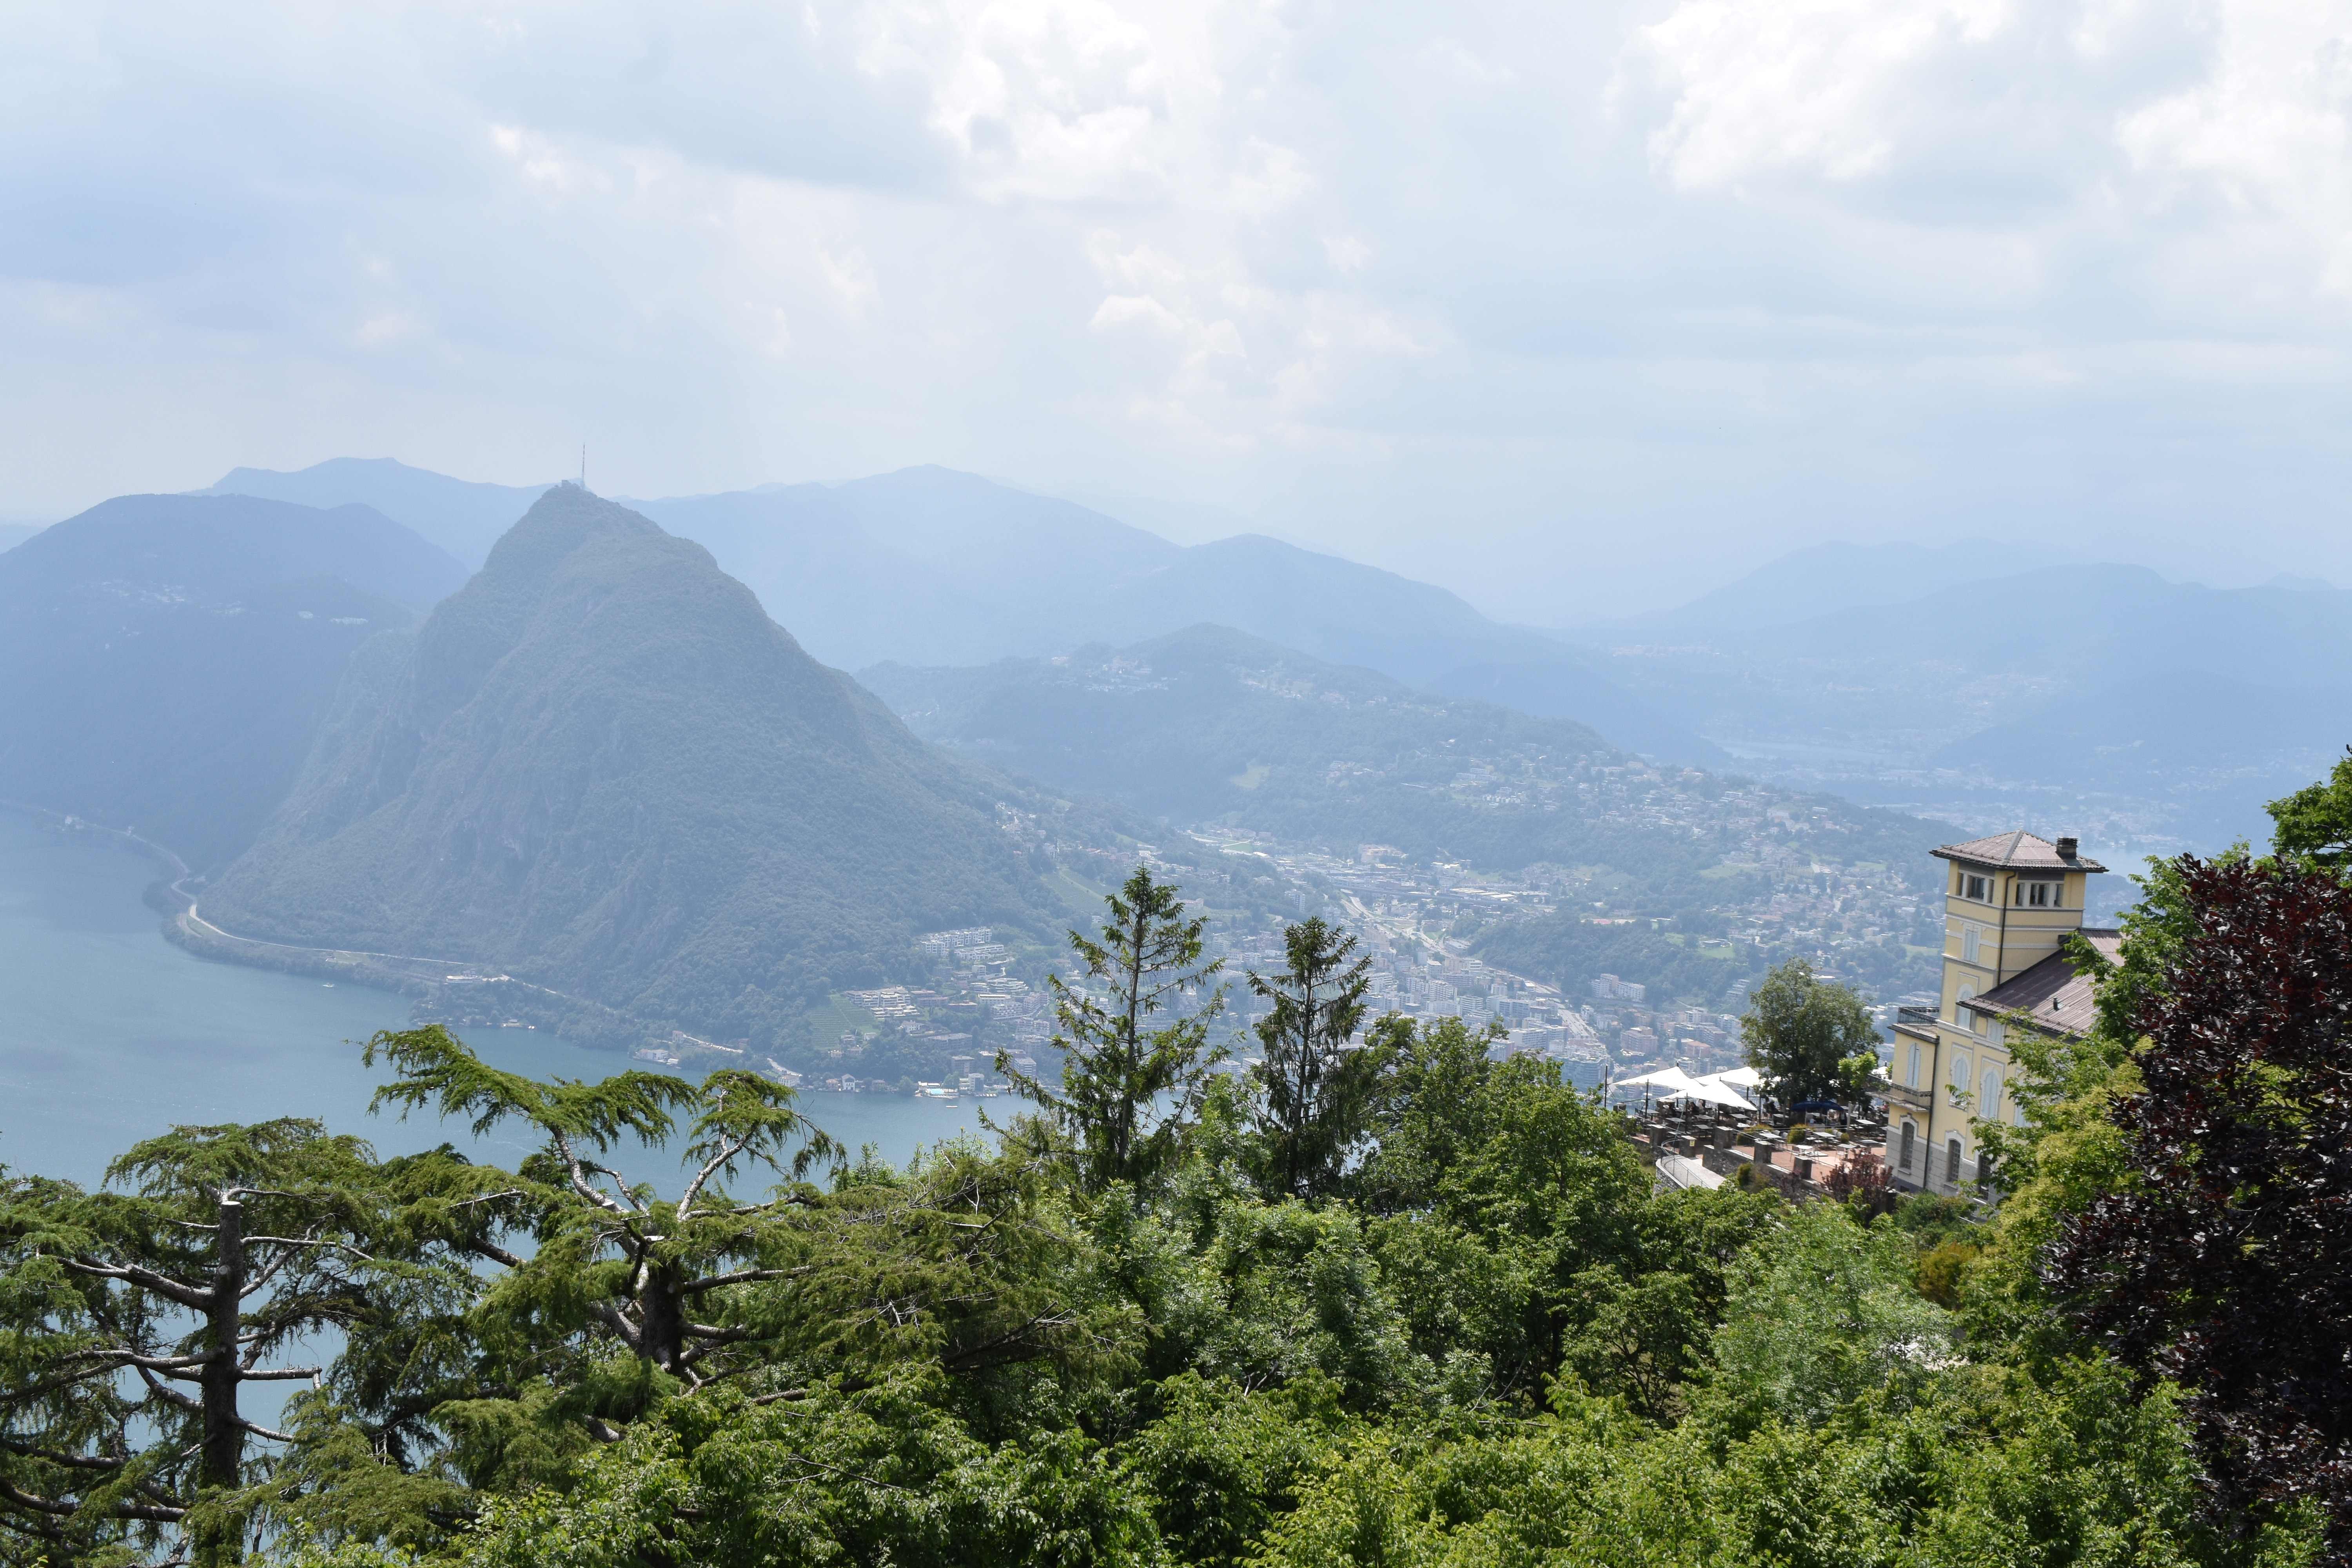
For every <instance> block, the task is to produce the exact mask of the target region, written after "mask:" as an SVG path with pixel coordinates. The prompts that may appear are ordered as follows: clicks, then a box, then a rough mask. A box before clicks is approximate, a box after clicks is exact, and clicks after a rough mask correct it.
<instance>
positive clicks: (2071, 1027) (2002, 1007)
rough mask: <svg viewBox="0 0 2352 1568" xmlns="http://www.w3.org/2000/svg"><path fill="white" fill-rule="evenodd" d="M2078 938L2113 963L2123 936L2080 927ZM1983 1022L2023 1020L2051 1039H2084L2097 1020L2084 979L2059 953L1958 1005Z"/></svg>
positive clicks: (2093, 1001)
mask: <svg viewBox="0 0 2352 1568" xmlns="http://www.w3.org/2000/svg"><path fill="white" fill-rule="evenodd" d="M2083 936H2084V940H2085V941H2087V942H2089V943H2090V944H2091V946H2092V947H2093V948H2095V949H2096V950H2097V952H2098V954H2099V956H2100V957H2102V958H2104V959H2105V960H2106V961H2107V962H2108V963H2114V962H2115V961H2116V958H2117V956H2118V955H2120V954H2121V953H2122V952H2123V949H2124V933H2123V932H2121V931H2095V930H2093V929H2091V928H2090V927H2087V926H2086V927H2084V930H2083ZM1960 1005H1961V1006H1963V1007H1967V1008H1969V1009H1970V1010H1972V1011H1974V1012H1978V1013H1982V1014H1983V1015H1985V1016H1987V1017H1989V1018H2000V1017H2003V1016H2008V1017H2010V1018H2011V1020H2012V1021H2013V1020H2014V1019H2016V1018H2020V1017H2022V1018H2027V1019H2031V1020H2032V1025H2033V1026H2034V1027H2035V1028H2037V1029H2041V1030H2042V1031H2044V1032H2045V1033H2048V1034H2053V1035H2085V1034H2088V1033H2089V1032H2090V1029H2091V1026H2092V1024H2094V1023H2095V1022H2096V1021H2097V1017H2098V1010H2097V1008H2096V1006H2095V998H2094V996H2093V994H2092V990H2091V980H2090V976H2089V975H2087V974H2081V973H2076V972H2075V969H2074V963H2073V962H2072V961H2070V960H2069V959H2068V958H2067V956H2066V955H2065V954H2064V953H2063V952H2053V953H2052V954H2051V955H2050V956H2049V957H2047V958H2045V959H2043V960H2042V962H2041V963H2037V964H2035V965H2034V966H2033V967H2032V968H2031V969H2029V970H2027V971H2025V972H2024V973H2021V974H2016V975H2012V976H2011V977H2010V978H2009V979H2007V980H2004V981H2002V982H2001V983H2000V984H1998V985H1996V986H1994V987H1993V988H1992V989H1991V990H1990V991H1988V992H1986V993H1985V994H1983V995H1981V996H1977V997H1974V998H1972V999H1970V1000H1969V1001H1966V1002H1963V1003H1961V1004H1960Z"/></svg>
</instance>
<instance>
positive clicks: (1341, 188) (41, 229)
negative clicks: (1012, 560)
mask: <svg viewBox="0 0 2352 1568" xmlns="http://www.w3.org/2000/svg"><path fill="white" fill-rule="evenodd" d="M11 26H12V36H11V45H12V47H11V48H10V50H8V51H6V52H5V55H0V87H5V89H8V90H6V91H0V353H6V354H7V355H8V356H9V358H10V362H11V364H12V366H13V367H14V368H15V369H16V373H17V374H16V375H14V376H12V378H11V386H12V387H13V388H14V389H15V390H13V391H10V390H7V389H0V417H5V418H7V419H8V420H10V422H11V427H12V429H14V430H16V431H17V432H18V433H19V437H20V438H19V439H18V440H16V441H14V442H12V443H10V444H9V446H8V448H7V452H8V456H7V457H5V458H0V512H6V513H17V512H25V511H29V510H40V509H44V508H47V509H49V510H63V509H65V508H66V507H67V506H68V504H79V503H82V502H86V501H87V500H94V499H96V498H97V497H98V496H99V495H102V494H105V493H109V492H110V491H115V490H122V489H168V488H177V487H180V486H183V485H193V484H199V483H203V482H205V481H206V480H208V479H212V478H213V477H215V474H216V473H217V471H218V470H220V469H222V468H226V467H227V466H229V465H230V464H232V463H236V462H263V463H274V464H289V463H299V462H309V461H313V460H316V459H317V458H323V457H328V456H331V455H334V454H335V453H337V452H341V451H369V452H378V451H385V450H396V451H398V452H400V453H402V454H403V455H404V456H405V457H407V458H410V459H411V460H415V461H419V462H425V463H428V464H434V465H437V466H441V467H444V468H452V469H457V470H462V471H467V472H473V473H478V474H481V475H483V476H484V477H496V478H504V479H514V480H523V479H533V478H538V477H541V476H542V475H543V474H544V473H547V472H553V471H558V469H559V468H560V467H561V463H560V462H559V461H558V458H561V457H562V455H563V454H564V453H565V452H567V451H568V450H569V448H570V447H572V446H573V445H574V444H575V443H576V440H577V438H578V437H579V436H580V434H581V433H583V432H585V433H586V434H587V435H589V436H590V437H592V438H593V441H594V442H595V444H596V445H597V447H598V449H599V452H600V453H602V454H606V455H605V456H603V457H600V465H602V466H603V469H604V472H606V473H607V474H608V475H609V476H610V477H611V482H612V483H613V484H614V488H616V489H626V490H630V491H634V492H635V493H646V494H651V493H662V492H666V491H677V490H686V489H715V488H719V487H722V486H726V485H731V484H740V483H749V482H756V481H758V480H762V479H793V478H802V477H808V476H811V475H819V474H822V475H828V476H833V477H839V476H841V475H843V474H845V473H849V472H855V471H857V470H859V469H861V468H864V469H873V468H887V467H890V466H894V465H897V464H901V463H908V462H918V461H943V462H950V463H955V464H959V465H961V466H965V467H969V468H978V469H982V470H985V471H989V472H995V473H1015V474H1019V475H1021V476H1023V477H1024V479H1028V480H1029V481H1030V482H1033V483H1035V484H1039V485H1042V486H1045V487H1047V488H1051V487H1053V486H1054V485H1056V484H1063V483H1067V484H1071V485H1081V486H1095V487H1110V488H1116V489H1123V490H1127V491H1129V492H1138V491H1148V490H1154V489H1158V490H1163V491H1165V492H1168V493H1170V494H1171V496H1173V497H1174V498H1175V499H1177V500H1185V501H1192V502H1201V503H1213V504H1216V505H1219V506H1223V507H1227V508H1232V509H1235V510H1244V511H1246V510H1251V509H1254V508H1255V509H1257V510H1260V511H1261V512H1262V514H1263V515H1264V516H1265V519H1266V521H1268V522H1269V524H1271V525H1278V526H1280V527H1281V528H1283V529H1284V530H1285V531H1287V532H1288V533H1290V534H1291V535H1293V536H1294V537H1298V538H1301V539H1304V540H1309V541H1313V542H1321V543H1325V544H1328V545H1329V546H1331V547H1334V548H1339V549H1343V550H1347V551H1349V552H1354V553H1358V554H1360V555H1365V556H1368V557H1370V558H1374V559H1379V560H1382V561H1385V562H1388V563H1391V564H1396V565H1400V566H1403V567H1407V568H1411V569H1415V570H1422V571H1425V572H1428V573H1431V574H1436V575H1439V576H1441V577H1444V578H1445V579H1446V580H1448V581H1450V582H1452V583H1454V584H1455V585H1457V586H1463V587H1465V588H1467V589H1470V590H1472V591H1473V592H1474V595H1476V596H1480V597H1481V598H1482V600H1483V601H1484V602H1487V603H1491V604H1495V605H1496V606H1497V607H1500V608H1504V609H1506V610H1513V611H1515V612H1516V613H1525V614H1531V615H1532V614H1537V613H1538V606H1549V605H1555V604H1557V603H1559V601H1560V595H1562V594H1565V593H1571V592H1582V591H1590V592H1594V593H1601V592H1605V590H1604V589H1600V588H1591V589H1589V590H1588V589H1587V588H1586V587H1584V586H1583V585H1585V584H1590V583H1591V582H1595V581H1598V579H1597V578H1595V576H1594V574H1596V573H1601V572H1603V571H1605V570H1607V569H1608V568H1609V566H1610V563H1612V561H1622V560H1627V559H1631V558H1633V556H1636V555H1641V554H1644V553H1646V554H1647V555H1650V556H1655V557H1658V558H1660V559H1665V558H1669V557H1672V556H1673V555H1675V552H1682V554H1683V555H1684V556H1685V557H1687V558H1696V559H1701V560H1708V561H1716V562H1725V563H1727V562H1731V561H1734V560H1736V559H1752V558H1753V557H1754V556H1756V555H1758V554H1761V553H1768V552H1770V551H1771V550H1773V549H1775V548H1777V547H1779V546H1780V545H1782V544H1786V543H1789V542H1796V541H1797V540H1799V539H1801V538H1804V537H1809V536H1813V535H1818V534H1821V533H1822V532H1858V533H1868V532H1871V531H1885V530H1889V529H1894V528H1899V527H1908V528H1927V529H1943V530H1947V531H1956V532H1967V531H1976V532H1985V531H1998V530H1999V529H2001V528H2008V527H2012V526H2017V527H2022V526H2032V525H2033V520H2037V519H2038V520H2042V521H2047V522H2049V524H2050V525H2051V526H2060V525H2064V526H2073V525H2074V521H2076V520H2088V521H2091V522H2095V521H2098V519H2099V517H2100V515H2101V514H2102V510H2103V509H2105V510H2106V511H2109V512H2112V514H2113V516H2114V517H2115V518H2127V519H2128V521H2129V524H2130V526H2132V527H2137V528H2147V529H2155V530H2161V529H2166V528H2171V529H2176V530H2180V531H2192V530H2196V529H2201V528H2203V527H2205V526H2207V523H2208V520H2209V519H2210V518H2211V517H2214V516H2219V515H2227V516H2230V517H2231V518H2232V519H2234V520H2238V521H2235V522H2234V523H2233V526H2234V527H2238V528H2241V529H2242V530H2245V531H2251V532H2252V533H2261V532H2262V531H2263V530H2269V531H2271V532H2272V534H2273V535H2275V537H2277V538H2279V539H2288V538H2293V539H2298V540H2304V541H2306V542H2311V545H2312V548H2314V549H2320V548H2326V549H2335V548H2338V545H2337V544H2336V543H2335V542H2334V541H2336V540H2338V539H2340V536H2341V531H2340V528H2338V527H2337V526H2336V521H2335V518H2336V506H2337V502H2336V497H2338V496H2340V495H2341V494H2343V493H2344V492H2345V490H2346V489H2347V488H2352V437H2347V436H2344V435H2340V434H2338V432H2339V431H2343V430H2346V429H2347V428H2352V423H2347V420H2346V419H2345V417H2344V416H2345V415H2347V414H2352V407H2347V405H2352V312H2347V295H2348V294H2352V124H2348V123H2347V115H2352V78H2347V70H2352V67H2347V59H2352V44H2347V31H2352V0H2301V3H2292V4H2291V3H2288V0H2269V3H2258V0H1738V3H1735V0H1603V3H1602V4H1601V5H1596V6H1573V7H1555V8H1553V9H1552V10H1550V11H1549V12H1542V13H1530V12H1528V11H1527V10H1526V9H1525V8H1523V7H1516V6H1510V5H1502V4H1499V3H1496V0H1462V3H1460V4H1455V5H1443V6H1441V5H1433V4H1427V3H1423V4H1411V5H1408V4H1400V3H1397V0H1364V4H1361V5H1349V6H1323V7H1318V6H1310V5H1290V4H1284V5H1275V4H1269V3H1267V0H1198V3H1196V4H1190V5H1174V4H1169V3H1164V0H1154V3H1145V0H802V3H801V4H799V5H774V4H772V3H769V0H760V3H752V0H712V3H710V4H709V5H698V6H693V7H657V6H653V5H646V4H644V3H643V0H626V3H624V0H583V3H581V4H577V5H574V4H563V5H558V4H555V3H553V0H490V3H489V4H488V5H483V6H467V7H435V6H426V7H406V6H393V5H352V6H337V7H320V6H317V5H311V4H309V3H308V0H256V3H255V4H252V5H246V6H239V7H230V6H226V5H218V4H215V3H214V0H196V3H195V4H193V5H182V6H164V5H161V4H157V3H153V0H132V3H131V5H128V6H125V7H122V8H108V7H89V6H71V5H61V4H57V3H55V0H33V3H31V4H28V5H25V6H21V7H18V8H17V10H16V12H14V13H12V16H11ZM231 367H233V371H234V373H233V374H230V373H229V371H230V368H231ZM192 408H193V409H196V410H199V411H200V412H199V413H198V414H195V415H190V414H189V413H188V412H187V411H188V410H190V409H192ZM124 430H137V431H140V432H142V438H141V439H140V440H138V441H136V442H131V441H125V440H122V439H121V438H119V437H118V436H117V435H116V434H114V433H117V432H121V431H124ZM1890 476H1900V479H1899V481H1898V479H1896V478H1892V477H1890ZM2250 496H2256V497H2260V498H2263V499H2261V500H2259V501H2258V502H2257V501H2250V500H2248V499H2247V498H2248V497H2250ZM2151 498H2153V499H2151ZM1433 517H1442V518H1445V519H1448V520H1453V521H1451V522H1450V524H1449V528H1450V531H1449V533H1448V535H1447V537H1446V540H1445V542H1444V545H1443V547H1442V548H1439V547H1437V546H1433V545H1432V544H1430V543H1429V542H1428V541H1429V539H1430V538H1431V530H1430V526H1429V523H1428V521H1427V520H1429V519H1430V518H1433ZM2020 519H2023V520H2026V521H2016V520H2020ZM2347 554H2352V550H2348V551H2347ZM1660 570H1661V571H1662V572H1666V571H1671V570H1673V568H1669V567H1663V566H1662V567H1661V568H1660ZM2334 570H2335V572H2336V574H2352V559H2347V560H2346V561H2344V562H2343V563H2341V564H2340V565H2338V566H2336V568H2335V569H2334ZM1514 595H1517V597H1513V596H1514ZM1544 613H1549V612H1548V611H1546V612H1544Z"/></svg>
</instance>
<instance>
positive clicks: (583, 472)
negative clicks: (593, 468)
mask: <svg viewBox="0 0 2352 1568" xmlns="http://www.w3.org/2000/svg"><path fill="white" fill-rule="evenodd" d="M580 488H581V489H583V490H584V489H587V488H588V443H587V442H585V441H583V442H581V443H580Z"/></svg>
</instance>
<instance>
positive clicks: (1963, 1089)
mask: <svg viewBox="0 0 2352 1568" xmlns="http://www.w3.org/2000/svg"><path fill="white" fill-rule="evenodd" d="M1944 1089H1945V1091H1946V1092H1947V1093H1948V1094H1950V1096H1951V1097H1952V1103H1953V1104H1954V1105H1958V1104H1959V1103H1960V1102H1961V1100H1964V1099H1966V1098H1967V1097H1968V1092H1969V1058H1967V1057H1966V1056H1964V1055H1957V1054H1956V1055H1955V1056H1954V1057H1953V1058H1952V1070H1951V1072H1950V1074H1949V1075H1948V1076H1947V1077H1946V1079H1945V1080H1944Z"/></svg>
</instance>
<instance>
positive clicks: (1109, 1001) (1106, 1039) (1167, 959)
mask: <svg viewBox="0 0 2352 1568" xmlns="http://www.w3.org/2000/svg"><path fill="white" fill-rule="evenodd" d="M1177 891H1178V889H1177V888H1176V885H1175V884H1174V883H1172V882H1162V881H1159V880H1156V879H1154V878H1153V877H1152V875H1151V868H1150V867H1149V866H1138V867H1136V868H1135V872H1134V875H1132V876H1130V877H1129V878H1128V879H1127V883H1126V885H1125V886H1124V887H1122V888H1120V889H1119V890H1118V892H1116V893H1110V894H1107V895H1105V897H1104V900H1103V902H1104V903H1105V904H1107V905H1108V906H1109V911H1110V919H1109V921H1107V922H1106V923H1105V924H1104V925H1103V927H1102V937H1101V940H1099V941H1097V940H1095V939H1093V938H1090V937H1087V936H1086V935H1084V934H1083V933H1081V932H1078V931H1072V932H1070V933H1069V939H1070V950H1071V951H1072V952H1075V953H1076V954H1077V955H1078V959H1079V961H1080V962H1081V963H1083V964H1084V965H1085V966H1086V975H1087V980H1088V981H1089V982H1091V983H1092V984H1094V985H1096V986H1099V987H1101V989H1102V993H1103V994H1102V996H1101V997H1100V999H1097V997H1096V995H1095V994H1094V993H1093V992H1092V990H1087V991H1081V990H1079V989H1076V988H1075V987H1073V986H1071V985H1069V984H1066V982H1064V981H1063V979H1062V977H1061V976H1060V975H1058V974H1055V975H1049V976H1047V977H1046V982H1045V984H1047V985H1048V986H1049V987H1050V988H1051V989H1052V991H1053V994H1054V1011H1055V1023H1056V1025H1057V1026H1058V1032H1057V1033H1056V1034H1055V1037H1054V1045H1055V1048H1057V1049H1058V1050H1060V1051H1061V1053H1062V1083H1061V1087H1060V1089H1054V1088H1052V1087H1051V1086H1049V1085H1047V1084H1045V1083H1044V1082H1042V1081H1040V1080H1039V1079H1035V1078H1034V1077H1031V1076H1029V1075H1028V1074H1025V1073H1021V1072H1016V1071H1014V1070H1013V1068H1012V1065H1011V1063H1010V1061H1009V1060H1008V1059H1007V1058H1006V1057H1004V1056H1003V1055H1002V1054H1000V1055H999V1056H998V1058H997V1070H999V1071H1000V1072H1003V1074H1004V1075H1005V1076H1006V1078H1007V1079H1010V1080H1011V1081H1012V1083H1013V1087H1014V1088H1015V1089H1018V1090H1019V1091H1020V1092H1021V1093H1022V1094H1024V1095H1026V1096H1027V1097H1028V1098H1029V1099H1031V1100H1034V1101H1036V1102H1037V1104H1038V1105H1039V1106H1040V1107H1041V1108H1043V1110H1044V1111H1045V1116H1046V1118H1047V1119H1048V1120H1049V1121H1051V1122H1052V1123H1053V1125H1054V1126H1055V1129H1056V1130H1057V1131H1060V1132H1061V1133H1062V1134H1063V1136H1065V1137H1066V1138H1067V1139H1068V1140H1069V1141H1070V1142H1071V1144H1072V1145H1073V1147H1074V1148H1075V1150H1076V1159H1077V1165H1078V1175H1079V1179H1080V1181H1081V1183H1082V1184H1084V1185H1085V1187H1086V1188H1087V1191H1089V1192H1100V1191H1102V1190H1103V1189H1104V1188H1105V1187H1107V1186H1108V1185H1109V1184H1111V1183H1113V1182H1127V1183H1129V1184H1133V1185H1136V1186H1148V1185H1149V1184H1151V1183H1152V1182H1153V1181H1154V1180H1156V1179H1157V1178H1158V1177H1159V1176H1160V1174H1161V1173H1163V1172H1165V1171H1166V1170H1167V1169H1168V1167H1169V1166H1170V1165H1171V1163H1174V1161H1175V1158H1176V1156H1177V1152H1178V1142H1179V1139H1180V1138H1181V1133H1182V1130H1183V1127H1184V1124H1185V1122H1186V1121H1187V1120H1189V1118H1190V1117H1191V1116H1192V1112H1193V1110H1195V1108H1196V1107H1197V1105H1198V1103H1199V1100H1200V1097H1201V1092H1202V1086H1203V1084H1204V1083H1205V1082H1206V1080H1207V1077H1208V1073H1209V1070H1210V1068H1213V1066H1214V1065H1215V1063H1216V1060H1217V1058H1218V1055H1219V1053H1217V1052H1215V1051H1213V1049H1212V1048H1211V1047H1210V1045H1209V1025H1210V1023H1211V1021H1212V1020H1213V1019H1214V1018H1215V1017H1216V1016H1217V1015H1218V1014H1219V1013H1220V1012H1222V1011H1223V1008H1224V991H1223V987H1222V986H1215V985H1213V982H1214V980H1215V977H1216V975H1217V973H1219V971H1221V970H1222V969H1223V967H1224V961H1223V959H1215V960H1212V961H1210V962H1208V963H1202V957H1201V955H1202V940H1201V933H1202V931H1205V930H1206V929H1207V927H1208V923H1209V922H1208V921H1207V919H1206V917H1204V916H1194V917H1193V918H1192V919H1190V920H1187V919H1186V918H1185V915H1184V905H1183V903H1182V901H1181V900H1179V899H1178V898H1177V896H1176V895H1177ZM1187 1004H1192V1006H1191V1010H1190V1011H1189V1012H1178V1011H1177V1009H1179V1008H1181V1007H1183V1006H1185V1005H1187ZM1163 1015H1165V1016H1167V1022H1165V1023H1163V1024H1161V1025H1160V1026H1159V1027H1157V1028H1154V1027H1152V1026H1151V1025H1152V1021H1153V1020H1154V1019H1155V1018H1158V1017H1160V1016H1163Z"/></svg>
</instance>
